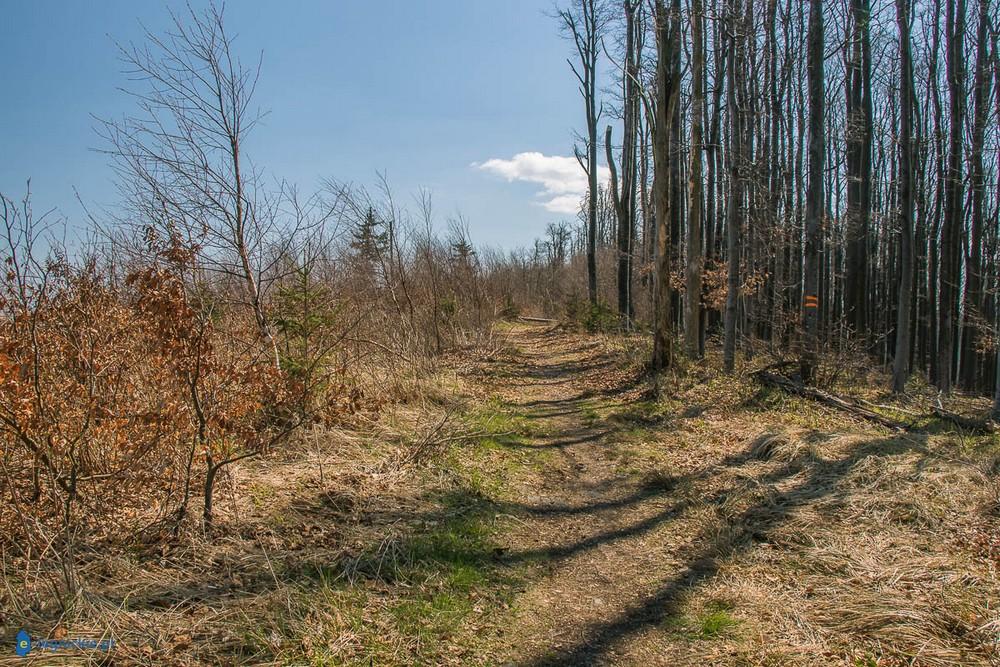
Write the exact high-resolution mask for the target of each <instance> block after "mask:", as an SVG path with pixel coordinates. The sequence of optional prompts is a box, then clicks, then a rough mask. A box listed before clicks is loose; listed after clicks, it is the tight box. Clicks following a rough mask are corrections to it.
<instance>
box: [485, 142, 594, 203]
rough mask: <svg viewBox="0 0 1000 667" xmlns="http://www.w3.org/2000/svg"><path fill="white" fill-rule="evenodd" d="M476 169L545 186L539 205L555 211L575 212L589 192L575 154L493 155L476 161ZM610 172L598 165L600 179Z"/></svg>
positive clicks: (508, 178)
mask: <svg viewBox="0 0 1000 667" xmlns="http://www.w3.org/2000/svg"><path fill="white" fill-rule="evenodd" d="M472 166H473V167H475V168H476V169H481V170H483V171H488V172H491V173H494V174H497V175H499V176H502V177H503V178H505V179H507V181H508V182H513V181H526V182H528V183H537V184H539V185H541V186H542V190H541V191H540V192H538V194H537V195H536V196H537V197H539V198H541V199H544V200H545V201H542V202H540V205H541V206H543V207H544V208H545V209H547V210H549V211H552V212H553V213H565V214H573V213H576V212H577V210H578V209H579V207H580V199H581V198H582V197H583V196H584V195H585V194H586V193H587V174H586V173H585V172H584V171H583V167H581V166H580V163H579V162H577V160H576V158H575V157H572V156H571V157H565V156H562V155H543V154H542V153H538V152H528V153H518V154H517V155H515V156H514V157H512V158H511V159H509V160H504V159H501V158H492V159H489V160H487V161H486V162H473V163H472ZM609 174H610V172H609V171H608V169H607V167H599V168H598V174H597V177H598V180H599V181H601V182H606V181H607V180H608V178H609V177H610V176H609Z"/></svg>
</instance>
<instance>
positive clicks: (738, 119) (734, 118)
mask: <svg viewBox="0 0 1000 667" xmlns="http://www.w3.org/2000/svg"><path fill="white" fill-rule="evenodd" d="M739 3H740V0H729V1H728V3H727V5H726V8H727V10H728V11H727V17H726V25H727V26H728V28H727V31H728V33H729V36H730V37H729V48H728V55H727V61H728V64H729V67H728V69H729V71H728V73H727V74H728V77H727V78H728V86H727V89H726V100H727V101H726V106H727V111H728V113H729V128H730V129H729V150H728V151H726V153H727V155H728V157H729V196H728V198H727V202H726V265H727V275H726V312H725V321H724V338H723V347H722V367H723V370H724V371H725V372H726V373H732V372H733V369H734V367H735V365H736V333H737V329H736V319H737V315H738V312H737V310H738V305H739V292H740V230H741V227H742V218H741V209H742V207H743V197H744V194H743V187H742V186H743V173H742V171H743V169H744V164H743V122H742V117H743V112H742V109H741V108H740V101H739V90H737V89H738V87H739V75H738V71H737V68H742V67H744V63H742V62H739V61H740V55H741V51H742V49H741V48H740V39H741V37H740V36H739V30H740V26H739V25H738V24H739V21H738V17H739V16H741V14H742V12H741V11H740V4H739Z"/></svg>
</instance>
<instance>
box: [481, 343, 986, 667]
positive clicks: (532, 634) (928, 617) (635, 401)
mask: <svg viewBox="0 0 1000 667" xmlns="http://www.w3.org/2000/svg"><path fill="white" fill-rule="evenodd" d="M511 335H512V342H513V344H514V345H515V346H516V348H517V351H518V352H517V354H516V355H515V357H514V359H513V360H512V361H510V362H509V363H507V364H506V367H505V368H504V369H503V370H502V371H501V372H500V373H499V374H496V375H495V376H494V377H493V379H492V381H491V382H490V385H491V386H490V388H489V389H490V390H491V391H493V392H496V393H499V394H500V395H501V397H502V398H503V399H504V400H505V401H506V403H507V404H508V405H510V406H511V408H512V409H513V410H515V411H517V412H518V413H519V414H520V415H522V416H524V417H526V418H527V419H529V420H531V421H532V423H534V424H536V425H537V427H538V429H537V431H538V433H537V434H536V435H535V436H533V437H532V438H531V439H530V440H528V441H527V442H524V443H521V444H518V445H517V446H520V447H526V448H533V449H535V450H536V451H539V452H548V454H547V455H545V459H544V465H539V466H538V473H537V475H535V476H534V477H532V479H533V480H534V481H533V482H531V483H521V486H520V487H519V488H517V489H515V492H516V494H517V497H516V498H514V501H513V502H510V503H507V507H506V508H505V510H504V511H505V512H508V513H509V515H511V516H513V519H512V520H511V521H510V523H509V525H510V526H511V528H510V529H509V530H508V531H507V532H506V533H505V534H504V536H503V538H502V539H504V540H506V544H505V545H504V547H505V548H504V549H503V551H504V553H505V554H506V555H505V558H506V560H507V561H508V562H510V563H511V564H517V565H524V564H527V565H528V566H529V568H528V569H529V571H530V574H529V576H528V577H527V584H526V588H525V590H523V592H521V593H520V594H519V595H518V596H517V599H516V601H515V604H514V608H515V615H514V617H513V620H512V621H510V623H509V627H505V628H504V629H503V630H502V642H503V649H502V650H500V651H498V653H499V654H500V655H502V656H505V659H506V661H507V663H506V664H511V665H522V666H532V667H534V666H541V665H567V666H569V665H574V666H575V665H597V664H600V665H636V666H638V665H642V666H647V665H788V664H794V665H810V666H811V665H861V664H863V665H903V664H907V665H917V664H919V665H934V666H938V665H940V666H942V667H943V666H944V665H953V664H963V665H973V664H976V665H995V664H1000V655H998V653H997V640H996V633H995V631H994V630H993V628H994V627H995V626H996V627H1000V618H997V617H996V614H995V612H994V611H993V607H994V606H995V603H994V600H995V598H996V595H997V594H998V586H997V581H996V576H995V569H994V565H993V562H994V561H995V559H994V558H993V556H991V555H987V556H986V557H985V558H984V557H983V555H984V553H985V552H984V551H983V550H982V549H981V548H979V547H974V545H972V544H970V542H969V537H968V536H969V535H970V534H971V535H975V534H983V531H986V532H987V533H990V532H991V531H993V530H994V528H992V527H991V526H992V525H993V524H992V523H990V522H992V521H993V520H992V519H984V515H983V514H982V512H981V511H980V510H979V509H977V508H979V507H983V506H985V504H984V503H986V502H987V501H988V498H987V496H986V495H983V493H981V491H982V488H983V487H982V478H981V476H979V475H980V473H978V472H976V469H975V467H974V466H969V465H966V464H962V463H961V462H960V461H958V460H957V458H956V456H957V455H958V450H956V449H955V447H956V446H959V445H960V441H956V440H953V439H950V438H949V437H948V436H942V437H940V438H930V437H928V436H926V435H906V434H904V435H900V434H890V433H889V432H886V431H882V430H880V429H878V428H876V427H872V426H870V425H866V424H858V423H856V422H852V421H851V420H850V419H849V418H845V416H844V415H843V414H842V413H836V412H833V411H829V410H825V409H823V408H821V407H818V406H817V405H816V404H812V403H809V402H803V401H798V400H797V399H788V398H787V397H784V396H780V395H779V396H775V395H773V394H769V393H768V392H767V391H762V390H761V389H760V388H759V387H757V386H756V385H754V384H753V383H752V382H751V381H748V380H743V379H740V378H739V377H727V376H723V375H721V374H718V373H717V372H714V371H712V370H709V369H703V370H702V371H696V372H695V375H694V376H692V375H691V374H689V375H688V376H686V379H685V381H684V382H683V383H682V384H683V387H679V388H678V390H677V391H674V392H672V394H673V395H672V396H671V397H670V398H669V399H668V400H667V401H666V402H659V403H649V402H643V401H642V397H641V391H642V386H641V383H637V382H635V381H634V379H633V381H630V379H629V377H628V375H627V373H625V374H623V373H622V368H623V365H625V364H623V359H622V354H620V350H619V351H618V352H613V351H609V349H608V347H607V346H605V345H603V344H602V343H601V342H600V341H599V340H595V339H594V338H592V337H586V336H582V335H574V334H567V333H564V332H560V331H558V330H556V329H553V328H549V327H546V326H543V325H528V324H523V325H518V326H516V327H515V328H514V329H513V331H512V334H511ZM626 344H627V343H626ZM699 372H700V373H701V375H700V376H698V373H699ZM649 411H652V412H653V413H654V414H652V418H651V419H650V416H651V415H650V414H649ZM956 443H959V445H956ZM984 521H985V523H984ZM974 539H979V538H974Z"/></svg>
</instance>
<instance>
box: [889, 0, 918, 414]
mask: <svg viewBox="0 0 1000 667" xmlns="http://www.w3.org/2000/svg"><path fill="white" fill-rule="evenodd" d="M907 4H908V0H896V23H897V25H898V26H899V70H900V72H899V76H900V87H899V109H900V111H899V227H900V232H901V235H900V264H901V266H900V277H899V302H898V306H897V311H896V349H895V358H894V359H893V366H892V390H893V392H895V393H897V394H898V393H902V392H903V391H904V390H905V389H906V380H907V378H908V377H909V375H910V335H911V334H910V331H911V330H910V308H911V304H912V294H913V208H914V195H913V182H914V179H913V158H914V153H913V105H914V94H913V59H912V56H911V49H910V19H909V15H908V10H907Z"/></svg>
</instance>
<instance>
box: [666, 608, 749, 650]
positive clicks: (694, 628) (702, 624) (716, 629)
mask: <svg viewBox="0 0 1000 667" xmlns="http://www.w3.org/2000/svg"><path fill="white" fill-rule="evenodd" d="M732 608H733V605H732V604H731V603H729V602H727V601H724V600H712V601H710V602H709V603H708V604H706V605H705V608H704V609H703V610H702V611H701V613H699V614H697V615H683V614H682V615H677V616H672V617H671V618H669V619H667V621H666V623H665V625H666V629H667V630H668V631H670V632H672V633H675V634H678V635H681V636H683V637H686V638H687V639H690V640H695V641H710V640H713V639H720V638H722V637H725V636H727V635H729V634H730V633H731V632H732V631H733V630H734V629H735V628H736V627H737V626H738V625H739V624H740V621H739V620H738V619H736V618H734V617H733V615H732V614H731V613H730V612H731V611H732Z"/></svg>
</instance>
